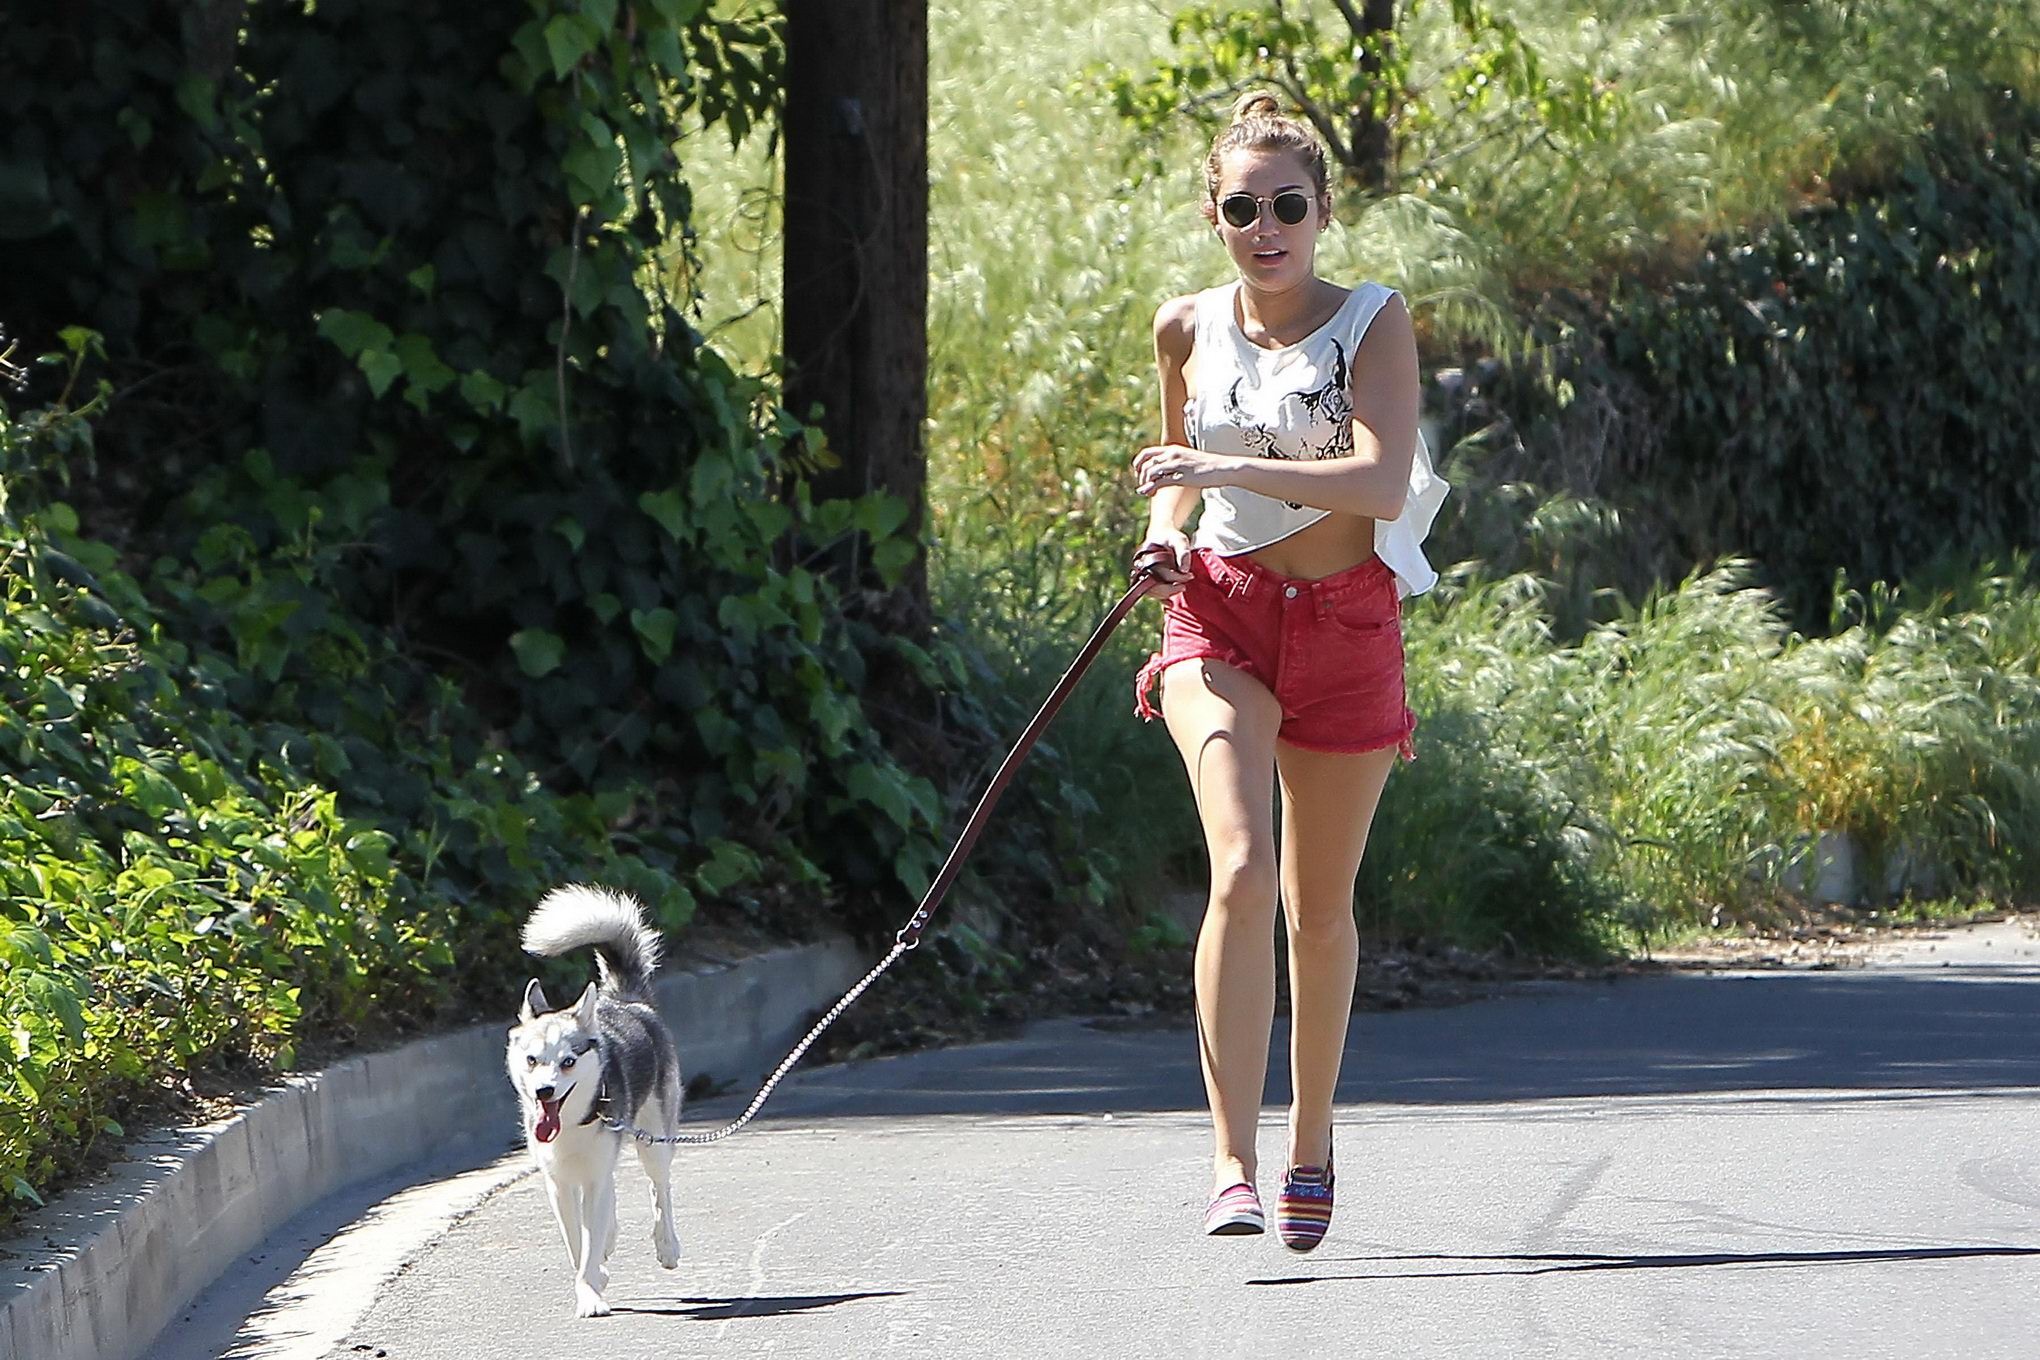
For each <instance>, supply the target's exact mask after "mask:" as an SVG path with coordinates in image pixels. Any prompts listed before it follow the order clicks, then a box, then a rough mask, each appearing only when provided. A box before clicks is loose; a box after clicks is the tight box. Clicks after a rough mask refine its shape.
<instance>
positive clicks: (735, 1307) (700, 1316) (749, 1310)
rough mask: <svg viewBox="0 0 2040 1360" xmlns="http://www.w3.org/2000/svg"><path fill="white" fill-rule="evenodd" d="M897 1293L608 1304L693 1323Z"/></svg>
mask: <svg viewBox="0 0 2040 1360" xmlns="http://www.w3.org/2000/svg"><path fill="white" fill-rule="evenodd" d="M900 1296H901V1291H900V1290H897V1289H879V1290H871V1291H869V1292H866V1293H862V1294H778V1295H773V1294H761V1295H746V1296H745V1297H743V1298H737V1299H675V1300H673V1301H672V1302H671V1304H669V1305H666V1306H661V1305H659V1304H657V1303H631V1304H621V1303H620V1304H614V1305H612V1306H611V1311H612V1312H617V1313H647V1314H658V1315H663V1316H666V1317H684V1318H689V1319H692V1320H693V1321H695V1322H722V1321H725V1320H727V1319H729V1318H742V1317H784V1316H786V1315H787V1314H789V1313H812V1312H814V1311H815V1310H817V1309H820V1308H834V1307H835V1306H836V1305H837V1304H840V1303H856V1302H857V1301H858V1300H860V1299H896V1298H899V1297H900Z"/></svg>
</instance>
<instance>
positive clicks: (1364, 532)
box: [1133, 94, 1447, 1251]
mask: <svg viewBox="0 0 2040 1360" xmlns="http://www.w3.org/2000/svg"><path fill="white" fill-rule="evenodd" d="M1204 186H1205V202H1204V205H1203V209H1204V216H1205V218H1206V220H1208V221H1210V222H1211V223H1212V226H1213V229H1214V230H1215V231H1216V232H1217V233H1218V237H1219V240H1220V241H1221V242H1222V243H1223V244H1224V246H1225V248H1226V252H1227V253H1228V255H1230V257H1231V259H1232V263H1233V266H1234V268H1235V269H1237V270H1238V272H1239V279H1238V281H1237V282H1234V283H1227V284H1225V285H1223V286H1221V287H1218V288H1212V289H1208V290H1206V291H1204V292H1202V293H1195V294H1192V295H1190V296H1187V297H1179V298H1174V299H1171V300H1170V301H1169V302H1167V303H1165V304H1164V305H1163V306H1162V308H1161V310H1160V311H1159V312H1157V313H1156V314H1155V364H1156V368H1157V370H1158V372H1159V375H1160V378H1161V389H1162V428H1163V440H1162V442H1161V443H1160V444H1156V445H1152V446H1150V447H1148V448H1144V449H1142V450H1141V451H1140V453H1139V454H1138V455H1137V456H1136V457H1135V458H1134V460H1133V472H1134V477H1135V479H1136V482H1137V484H1138V487H1139V489H1140V492H1141V494H1142V495H1145V496H1149V497H1152V501H1153V503H1152V506H1151V508H1150V510H1149V516H1148V529H1147V537H1146V539H1145V541H1144V542H1143V544H1142V546H1141V549H1140V553H1139V560H1142V561H1156V560H1157V559H1159V561H1160V563H1161V565H1160V568H1159V571H1158V574H1159V575H1160V577H1161V578H1162V580H1163V581H1164V582H1165V584H1164V585H1163V586H1162V587H1161V588H1160V589H1159V590H1158V591H1157V592H1156V593H1157V594H1159V595H1162V596H1163V597H1164V599H1165V603H1164V605H1163V624H1162V647H1161V650H1160V651H1159V652H1157V653H1156V654H1155V655H1154V656H1153V657H1152V658H1151V659H1150V660H1149V661H1148V664H1147V665H1146V666H1145V667H1144V668H1142V670H1141V673H1140V677H1139V679H1138V681H1137V682H1136V698H1137V701H1138V709H1139V712H1140V714H1141V716H1143V717H1146V718H1152V717H1154V716H1155V712H1154V709H1153V706H1152V704H1151V703H1150V700H1149V697H1148V692H1149V689H1150V687H1151V686H1152V685H1153V684H1154V682H1155V681H1156V680H1157V679H1159V681H1160V689H1161V716H1162V717H1163V719H1164V720H1165V722H1166V723H1167V726H1168V730H1169V735H1170V736H1171V737H1172V738H1174V740H1175V743H1176V746H1177V748H1178V750H1180V751H1181V753H1182V756H1183V763H1184V766H1185V767H1186V769H1187V770H1188V772H1189V775H1190V785H1191V789H1192V791H1193V793H1194V794H1195V795H1196V799H1197V813H1198V817H1199V819H1200V821H1201V822H1202V823H1203V828H1204V840H1205V846H1206V849H1207V851H1208V853H1209V856H1210V861H1211V894H1210V899H1209V902H1208V903H1207V906H1206V908H1205V914H1204V924H1203V926H1202V928H1201V929H1200V930H1199V932H1198V936H1197V963H1196V984H1197V1022H1198V1032H1199V1051H1200V1055H1201V1059H1202V1065H1203V1070H1204V1088H1205V1093H1206V1096H1207V1097H1208V1099H1209V1100H1210V1102H1211V1119H1212V1127H1213V1133H1214V1137H1215V1145H1214V1149H1213V1167H1212V1187H1213V1188H1212V1197H1211V1202H1210V1207H1209V1208H1208V1209H1207V1211H1206V1213H1205V1217H1204V1230H1205V1231H1206V1232H1209V1233H1216V1234H1232V1233H1258V1232H1260V1231H1262V1230H1263V1228H1264V1227H1265V1225H1266V1218H1265V1215H1264V1213H1263V1211H1262V1207H1261V1201H1260V1196H1259V1192H1258V1191H1257V1189H1256V1186H1255V1171H1256V1166H1257V1163H1256V1147H1255V1132H1256V1124H1257V1122H1258V1119H1259V1115H1260V1107H1261V1096H1262V1088H1263V1084H1264V1082H1265V1080H1266V1077H1267V1067H1268V1038H1269V1034H1270V1032H1271V1028H1272V1026H1273V1024H1274V1016H1275V940H1274V934H1275V908H1276V903H1277V902H1278V901H1279V902H1280V903H1281V905H1282V908H1283V912H1284V921H1285V923H1286V925H1287V927H1288V936H1289V994H1290V1046H1289V1062H1290V1077H1291V1090H1292V1091H1293V1093H1294V1100H1293V1103H1292V1104H1291V1105H1290V1108H1289V1139H1288V1155H1287V1159H1286V1163H1285V1165H1286V1167H1287V1170H1286V1172H1285V1173H1284V1176H1283V1180H1282V1189H1281V1192H1280V1195H1279V1197H1278V1198H1277V1200H1276V1206H1275V1222H1276V1230H1277V1232H1278V1233H1279V1234H1280V1236H1281V1239H1282V1241H1283V1243H1284V1244H1285V1245H1287V1246H1289V1247H1291V1248H1294V1249H1296V1250H1298V1251H1308V1250H1310V1249H1311V1248H1313V1247H1315V1246H1316V1245H1317V1244H1318V1242H1319V1241H1320V1240H1321V1239H1322V1238H1323V1237H1324V1235H1325V1230H1326V1228H1327V1227H1329V1226H1330V1223H1331V1217H1332V1183H1333V1177H1332V1092H1333V1088H1334V1087H1335V1086H1336V1085H1337V1084H1338V1079H1339V1059H1340V1055H1341V1053H1342V1051H1343V1049H1344V1047H1345V1039H1346V1024H1347V1020H1348V1017H1349V1016H1350V1015H1351V1014H1352V1009H1353V983H1354V975H1355V972H1356V969H1357V967H1358V959H1359V938H1358V933H1357V930H1356V928H1355V925H1354V921H1353V882H1354V878H1355V876H1356V875H1357V874H1358V872H1359V868H1360V856H1361V852H1362V851H1363V850H1364V849H1365V848H1366V844H1367V829H1368V826H1369V824H1370V823H1371V822H1372V821H1373V818H1374V809H1375V806H1376V804H1377V803H1378V802H1379V800H1380V797H1381V791H1382V786H1383V785H1384V784H1385V783H1386V782H1387V779H1388V773H1389V769H1390V767H1391V766H1392V765H1393V764H1394V763H1395V759H1396V755H1397V753H1398V752H1400V753H1401V754H1402V755H1403V756H1404V757H1405V758H1409V757H1411V756H1412V755H1413V754H1414V753H1413V750H1412V748H1411V745H1410V735H1411V732H1412V731H1413V730H1414V729H1415V727H1416V719H1415V718H1414V717H1413V716H1412V715H1411V713H1410V711H1409V709H1408V707H1407V706H1406V705H1405V703H1404V699H1403V651H1402V628H1401V599H1402V597H1403V596H1404V595H1409V594H1415V593H1419V592H1422V591H1425V590H1428V589H1430V587H1431V585H1432V584H1433V583H1434V582H1435V581H1436V580H1437V573H1435V572H1434V571H1432V569H1431V567H1430V565H1429V564H1428V563H1427V562H1426V561H1425V560H1424V554H1423V550H1422V548H1421V546H1420V545H1421V544H1422V542H1423V538H1424V535H1425V534H1426V533H1427V532H1428V531H1429V529H1430V525H1431V520H1432V518H1433V517H1434V516H1435V515H1436V513H1437V509H1438V504H1439V502H1440V501H1442V500H1443V499H1444V496H1445V492H1446V490H1447V488H1446V486H1445V483H1444V482H1442V481H1440V480H1439V479H1438V477H1437V475H1436V473H1435V472H1434V471H1433V470H1432V468H1431V464H1430V459H1429V456H1428V455H1427V454H1426V453H1424V452H1423V450H1422V448H1421V441H1420V440H1419V438H1418V432H1417V405H1418V374H1417V352H1416V341H1415V337H1414V333H1413V332H1412V330H1411V326H1410V316H1409V311H1408V309H1407V308H1406V307H1405V305H1404V303H1403V299H1402V297H1401V296H1400V295H1399V294H1397V293H1396V292H1395V291H1394V290H1393V289H1389V288H1385V287H1383V286H1382V285H1380V284H1378V283H1361V284H1358V285H1356V286H1355V287H1353V288H1351V289H1346V288H1341V287H1339V286H1338V285H1336V284H1334V283H1331V282H1329V281H1327V280H1325V279H1322V278H1319V277H1318V275H1317V272H1316V267H1315V253H1316V246H1317V238H1318V233H1319V232H1320V231H1322V230H1323V229H1324V226H1325V223H1326V222H1327V221H1328V220H1329V216H1330V212H1331V195H1330V189H1329V181H1328V176H1327V173H1326V167H1325V153H1324V149H1323V147H1322V146H1321V145H1320V144H1319V143H1318V140H1317V138H1316V137H1315V136H1314V135H1313V134H1312V132H1311V131H1310V130H1309V129H1308V128H1307V127H1305V126H1304V125H1303V124H1301V123H1299V122H1297V121H1295V120H1293V119H1290V118H1287V117H1284V116H1282V114H1281V112H1280V109H1279V106H1278V105H1277V104H1276V102H1275V100H1274V98H1273V97H1272V96H1269V95H1266V94H1249V95H1246V96H1244V97H1243V98H1242V99H1241V100H1240V101H1239V102H1238V104H1236V105H1235V106H1234V110H1233V121H1232V124H1231V126H1229V127H1228V128H1226V129H1225V131H1223V132H1222V133H1220V134H1219V136H1218V139H1217V140H1216V141H1215V142H1214V143H1213V144H1212V148H1211V155H1210V157H1209V158H1208V159H1207V160H1206V162H1205V168H1204ZM1200 504H1201V508H1202V513H1201V514H1200V515H1199V516H1198V520H1197V534H1196V538H1195V539H1194V540H1192V539H1191V538H1190V537H1189V536H1188V535H1186V534H1185V532H1184V526H1185V524H1186V523H1187V522H1188V520H1189V518H1190V515H1191V512H1192V511H1193V510H1196V509H1198V508H1199V506H1200ZM1278 789H1279V790H1280V795H1281V808H1282V817H1281V837H1280V844H1279V847H1278V844H1277V837H1276V821H1275V815H1274V803H1275V799H1276V793H1277V790H1278Z"/></svg>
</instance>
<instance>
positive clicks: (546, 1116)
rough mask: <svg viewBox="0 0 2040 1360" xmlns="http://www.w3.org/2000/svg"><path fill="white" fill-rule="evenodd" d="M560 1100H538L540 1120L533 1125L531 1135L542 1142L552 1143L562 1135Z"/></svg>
mask: <svg viewBox="0 0 2040 1360" xmlns="http://www.w3.org/2000/svg"><path fill="white" fill-rule="evenodd" d="M561 1103H562V1102H561V1101H558V1100H541V1101H539V1102H538V1122H537V1123H536V1124H534V1125H532V1126H531V1136H532V1137H534V1138H536V1139H537V1140H538V1141H539V1142H541V1143H550V1142H551V1141H552V1140H553V1139H555V1138H557V1137H559V1136H560V1105H561Z"/></svg>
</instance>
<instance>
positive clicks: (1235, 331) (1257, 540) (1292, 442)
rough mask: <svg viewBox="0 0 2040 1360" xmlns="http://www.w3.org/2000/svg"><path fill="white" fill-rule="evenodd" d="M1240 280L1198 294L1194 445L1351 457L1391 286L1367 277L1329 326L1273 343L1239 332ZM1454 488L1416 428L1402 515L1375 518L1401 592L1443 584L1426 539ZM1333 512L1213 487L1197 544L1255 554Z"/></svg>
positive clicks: (1190, 431)
mask: <svg viewBox="0 0 2040 1360" xmlns="http://www.w3.org/2000/svg"><path fill="white" fill-rule="evenodd" d="M1240 287H1241V285H1240V284H1239V283H1237V282H1235V283H1230V284H1225V285H1222V286H1220V287H1217V288H1208V289H1206V290H1205V291H1203V292H1201V293H1199V294H1198V295H1197V312H1196V341H1195V344H1196V350H1195V353H1196V377H1197V395H1196V396H1194V397H1192V398H1191V399H1190V400H1189V401H1188V402H1186V403H1184V406H1183V425H1184V432H1185V434H1186V436H1187V437H1188V439H1189V441H1190V444H1191V447H1193V448H1198V449H1202V450H1204V451H1205V452H1207V453H1224V454H1232V455H1235V456H1243V457H1252V458H1345V457H1349V456H1351V454H1352V452H1353V401H1352V390H1353V384H1352V377H1353V373H1352V362H1353V356H1354V355H1355V354H1356V353H1358V352H1359V349H1360V341H1361V340H1362V338H1364V337H1365V336H1366V334H1367V327H1368V326H1369V325H1370V324H1372V322H1373V321H1374V317H1375V315H1376V313H1378V312H1380V310H1381V308H1382V305H1383V304H1384V303H1386V302H1387V301H1388V300H1389V299H1390V298H1392V297H1394V296H1396V293H1395V290H1394V289H1393V288H1387V287H1384V286H1383V285H1381V284H1378V283H1363V284H1360V285H1359V286H1358V287H1356V288H1354V289H1353V291H1352V292H1350V293H1348V294H1347V295H1346V300H1345V301H1344V302H1343V303H1341V304H1340V305H1339V310H1338V311H1336V312H1334V313H1333V314H1332V318H1331V320H1329V321H1327V322H1325V324H1324V325H1322V326H1319V327H1318V328H1317V329H1316V330H1314V331H1312V332H1311V333H1310V334H1309V335H1307V336H1305V337H1304V338H1303V339H1301V340H1299V341H1297V342H1296V343H1295V344H1293V345H1282V346H1279V347H1277V348H1274V349H1268V348H1264V347H1263V346H1260V345H1256V344H1254V343H1253V342H1252V341H1250V340H1248V339H1247V337H1246V335H1245V333H1244V332H1242V331H1241V330H1240V326H1239V322H1238V320H1237V319H1236V317H1235V313H1234V310H1233V309H1234V306H1235V301H1234V300H1235V298H1236V297H1237V296H1238V294H1239V290H1240ZM1450 490H1451V487H1450V486H1448V485H1447V484H1446V483H1445V481H1444V480H1443V479H1442V478H1440V477H1439V476H1438V473H1437V470H1436V469H1435V468H1433V467H1432V466H1431V451H1430V449H1429V448H1428V447H1427V446H1426V445H1425V442H1424V437H1423V435H1422V434H1421V433H1419V434H1418V436H1417V450H1416V457H1415V458H1414V459H1413V460H1411V463H1410V489H1409V496H1408V498H1407V500H1406V501H1405V502H1404V504H1403V512H1402V514H1401V515H1399V516H1397V517H1396V518H1395V519H1393V520H1379V519H1378V520H1376V521H1375V522H1374V552H1375V555H1376V556H1377V557H1379V558H1380V559H1381V560H1382V561H1383V562H1384V563H1386V564H1387V565H1388V567H1389V569H1390V570H1391V571H1393V572H1394V573H1395V575H1396V582H1397V585H1398V587H1399V588H1400V590H1401V592H1402V593H1403V594H1404V595H1421V594H1422V593H1423V592H1425V591H1427V590H1429V589H1430V588H1431V587H1432V586H1433V585H1435V584H1436V583H1437V580H1438V573H1437V572H1435V571H1433V570H1432V569H1431V564H1430V562H1429V561H1427V560H1426V559H1425V557H1424V550H1423V546H1422V544H1423V541H1424V538H1425V536H1426V535H1427V534H1429V533H1430V532H1431V521H1432V520H1434V519H1436V518H1437V515H1438V506H1439V505H1440V504H1441V503H1442V502H1443V501H1444V499H1445V493H1446V492H1447V491H1450ZM1330 513H1331V511H1329V510H1318V509H1314V508H1311V507H1309V506H1303V505H1298V504H1296V503H1294V502H1290V501H1279V500H1275V499H1273V498H1271V497H1268V496H1263V495H1261V494H1260V493H1259V492H1255V491H1248V490H1245V489H1244V488H1241V487H1237V486H1215V487H1207V488H1205V491H1204V503H1203V509H1202V511H1201V512H1200V514H1199V515H1198V518H1197V532H1196V534H1195V536H1194V537H1193V538H1192V540H1191V546H1193V547H1198V548H1210V549H1211V550H1212V551H1214V552H1216V553H1218V554H1219V555H1221V556H1224V557H1231V556H1234V555H1235V554H1238V553H1248V552H1253V551H1255V550H1257V549H1260V548H1265V547H1267V546H1268V545H1269V544H1271V543H1279V542H1280V541H1281V540H1283V539H1285V538H1287V537H1289V536H1290V535H1291V534H1293V533H1295V532H1297V531H1298V530H1299V529H1304V528H1307V527H1308V526H1310V525H1312V524H1315V523H1317V522H1318V521H1319V520H1321V519H1323V518H1324V517H1325V516H1326V515H1328V514H1330Z"/></svg>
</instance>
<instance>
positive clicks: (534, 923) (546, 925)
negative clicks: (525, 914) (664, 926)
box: [524, 884, 665, 999]
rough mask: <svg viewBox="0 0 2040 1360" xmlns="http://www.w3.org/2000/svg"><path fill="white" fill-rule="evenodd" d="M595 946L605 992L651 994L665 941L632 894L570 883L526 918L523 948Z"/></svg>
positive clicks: (561, 950)
mask: <svg viewBox="0 0 2040 1360" xmlns="http://www.w3.org/2000/svg"><path fill="white" fill-rule="evenodd" d="M591 946H592V947H593V948H594V950H595V963H596V966H597V967H598V968H599V969H600V970H601V973H602V987H603V990H604V991H607V992H610V993H612V994H613V995H616V996H624V997H638V998H643V999H649V998H650V996H651V986H652V974H653V973H655V972H657V971H658V968H659V957H660V955H661V954H662V953H663V952H664V950H665V946H664V945H663V944H662V943H661V942H660V940H659V932H658V931H656V930H653V929H652V928H651V927H650V926H649V925H647V924H645V911H644V908H643V907H641V906H639V905H638V904H637V902H636V900H635V899H633V898H630V897H626V896H624V895H623V894H622V893H616V892H611V891H609V890H608V889H607V888H591V887H586V886H584V885H581V884H573V885H571V886H569V887H565V888H554V889H553V890H552V891H551V892H549V893H547V894H546V895H545V896H544V898H542V899H541V900H540V901H539V904H538V905H537V906H536V907H534V908H532V911H531V916H530V917H529V918H528V919H527V920H526V921H525V922H524V948H525V950H526V951H527V952H529V953H533V954H544V955H546V956H548V957H550V956H552V955H555V954H565V953H568V952H569V951H571V950H575V949H581V948H585V947H591Z"/></svg>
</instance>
